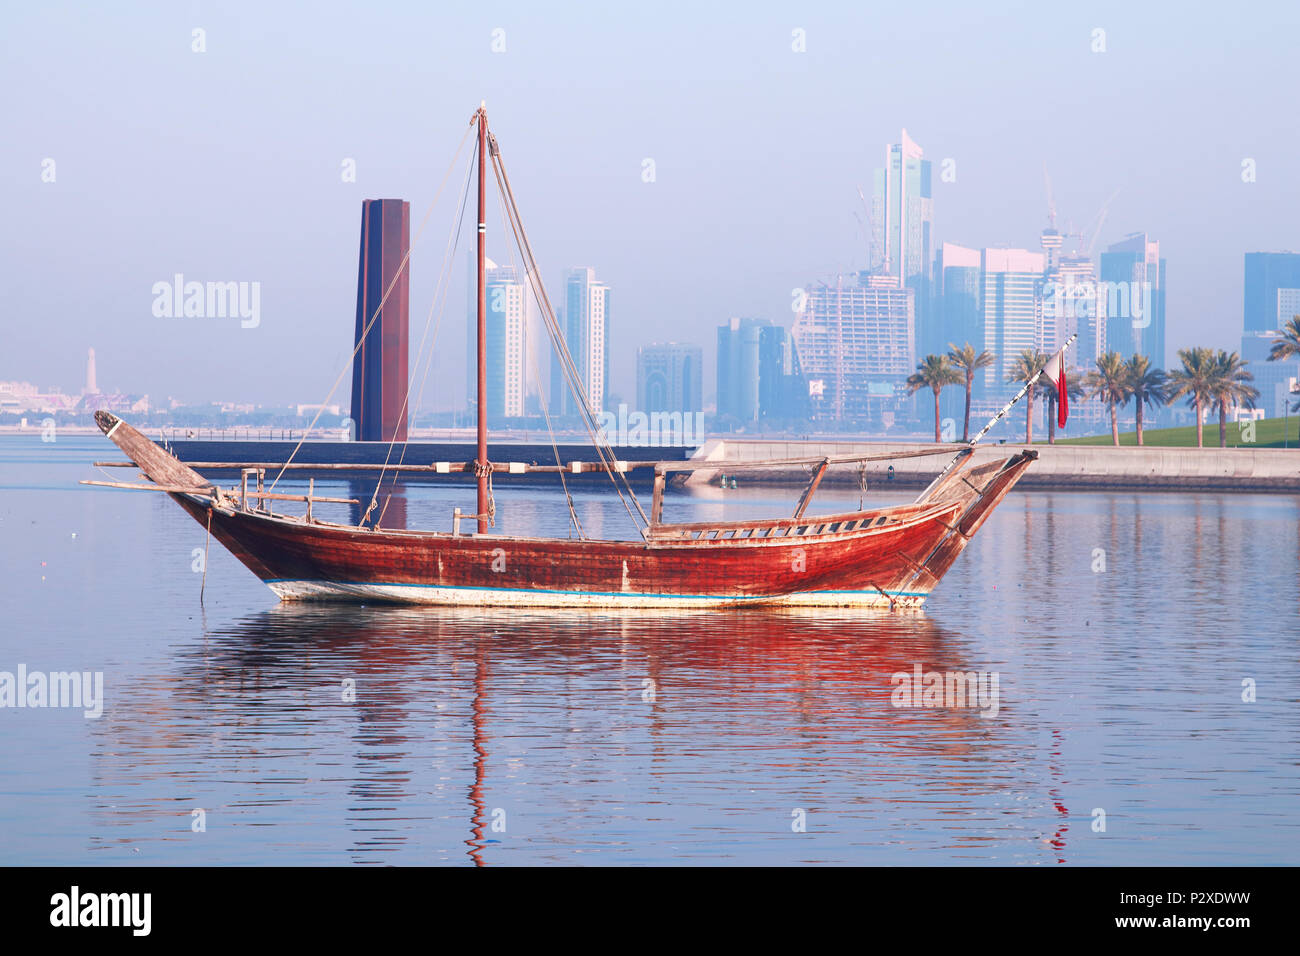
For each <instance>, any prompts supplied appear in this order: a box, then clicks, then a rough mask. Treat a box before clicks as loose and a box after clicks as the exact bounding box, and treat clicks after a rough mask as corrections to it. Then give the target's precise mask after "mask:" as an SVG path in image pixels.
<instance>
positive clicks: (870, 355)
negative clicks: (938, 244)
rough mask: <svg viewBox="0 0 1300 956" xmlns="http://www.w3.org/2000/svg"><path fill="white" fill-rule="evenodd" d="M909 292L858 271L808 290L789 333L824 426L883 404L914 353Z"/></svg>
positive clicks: (855, 417) (891, 281) (862, 414)
mask: <svg viewBox="0 0 1300 956" xmlns="http://www.w3.org/2000/svg"><path fill="white" fill-rule="evenodd" d="M913 303H914V292H913V290H912V289H905V288H900V286H899V282H898V278H897V276H889V275H870V274H868V273H865V272H863V273H859V274H858V275H857V276H856V278H855V280H854V281H852V282H846V281H845V277H844V276H838V277H837V278H836V280H835V284H834V285H830V284H829V283H825V282H821V283H817V285H816V286H815V287H813V288H811V289H809V290H808V292H807V294H806V298H805V301H804V303H803V304H804V308H803V310H802V311H801V312H799V313H798V316H797V317H796V319H795V323H794V328H793V329H792V330H791V335H792V337H793V338H794V343H795V349H796V351H797V352H798V355H799V361H800V363H801V365H802V369H803V373H804V375H806V376H807V378H808V384H809V389H810V393H811V394H812V395H813V397H814V398H815V399H816V401H814V402H813V413H814V415H815V416H816V417H818V418H819V419H822V420H827V421H836V422H840V421H859V420H862V419H864V418H866V417H868V416H869V415H870V414H871V411H872V399H875V400H877V402H876V403H877V404H879V401H880V400H882V399H891V400H892V398H893V397H894V394H895V385H896V384H897V383H901V382H903V381H904V380H906V378H907V376H908V375H909V374H911V372H912V370H913V367H914V365H915V364H916V363H915V356H916V325H915V320H916V313H915V311H914V305H913Z"/></svg>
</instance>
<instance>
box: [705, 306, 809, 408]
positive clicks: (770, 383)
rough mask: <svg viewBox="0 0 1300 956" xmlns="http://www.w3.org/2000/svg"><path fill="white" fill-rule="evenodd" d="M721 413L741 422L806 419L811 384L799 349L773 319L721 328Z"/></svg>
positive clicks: (731, 322) (738, 321) (737, 320)
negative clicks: (803, 369) (802, 363)
mask: <svg viewBox="0 0 1300 956" xmlns="http://www.w3.org/2000/svg"><path fill="white" fill-rule="evenodd" d="M717 386H718V401H717V414H718V418H719V420H722V421H731V422H737V423H741V424H746V423H751V422H759V421H764V420H778V421H802V420H804V419H806V418H807V415H808V407H807V396H808V386H807V383H806V380H805V378H804V376H803V374H802V370H801V366H800V361H799V354H798V350H797V349H796V348H795V345H794V340H793V338H792V337H791V334H790V332H788V331H787V330H786V329H785V328H784V327H783V326H780V325H777V324H776V323H774V322H773V321H772V320H771V319H744V318H732V319H728V320H727V321H726V322H725V323H724V324H722V325H720V326H718V355H717Z"/></svg>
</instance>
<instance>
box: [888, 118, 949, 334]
mask: <svg viewBox="0 0 1300 956" xmlns="http://www.w3.org/2000/svg"><path fill="white" fill-rule="evenodd" d="M922 156H923V150H922V149H921V147H920V146H918V145H917V144H916V143H915V142H913V141H912V139H911V137H909V136H908V135H907V130H903V134H902V136H901V138H900V142H898V143H895V144H894V145H892V146H889V147H887V148H886V150H885V167H884V169H877V170H876V173H875V184H874V190H873V205H872V220H873V221H872V228H873V231H874V232H875V236H874V237H873V239H874V242H873V246H874V248H876V249H877V250H879V255H880V257H881V258H880V259H879V261H877V262H873V263H872V264H871V268H872V271H874V272H877V273H887V274H889V275H893V276H895V277H897V279H898V285H899V287H900V288H906V289H911V290H912V302H913V308H914V311H915V323H916V329H915V332H916V349H917V351H918V352H920V353H922V354H924V353H926V352H933V351H936V350H938V349H940V348H941V347H942V346H943V345H944V343H942V342H940V341H939V339H940V338H941V336H940V333H939V328H938V323H937V321H936V320H935V319H936V317H935V316H934V314H933V313H934V310H933V308H932V297H933V293H932V289H931V281H930V267H931V258H932V255H933V253H932V251H931V233H932V231H933V228H934V199H933V195H932V193H931V179H930V162H929V160H926V159H923V158H922Z"/></svg>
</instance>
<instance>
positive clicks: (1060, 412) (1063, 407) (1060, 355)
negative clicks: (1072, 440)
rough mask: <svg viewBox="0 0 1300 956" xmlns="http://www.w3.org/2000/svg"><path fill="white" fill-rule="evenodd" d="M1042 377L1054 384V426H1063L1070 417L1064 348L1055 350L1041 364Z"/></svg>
mask: <svg viewBox="0 0 1300 956" xmlns="http://www.w3.org/2000/svg"><path fill="white" fill-rule="evenodd" d="M1043 378H1045V379H1047V380H1048V381H1050V382H1052V383H1054V384H1055V385H1056V426H1057V427H1058V428H1064V427H1065V422H1066V419H1068V418H1069V417H1070V392H1069V389H1068V388H1067V387H1066V382H1065V349H1061V351H1059V352H1057V353H1056V354H1055V355H1053V356H1052V357H1051V358H1050V359H1048V360H1047V364H1046V365H1045V366H1043Z"/></svg>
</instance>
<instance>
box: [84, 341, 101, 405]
mask: <svg viewBox="0 0 1300 956" xmlns="http://www.w3.org/2000/svg"><path fill="white" fill-rule="evenodd" d="M83 394H86V395H98V394H99V385H98V384H97V383H96V382H95V350H94V349H90V351H89V354H87V356H86V388H85V390H84V392H83Z"/></svg>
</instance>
